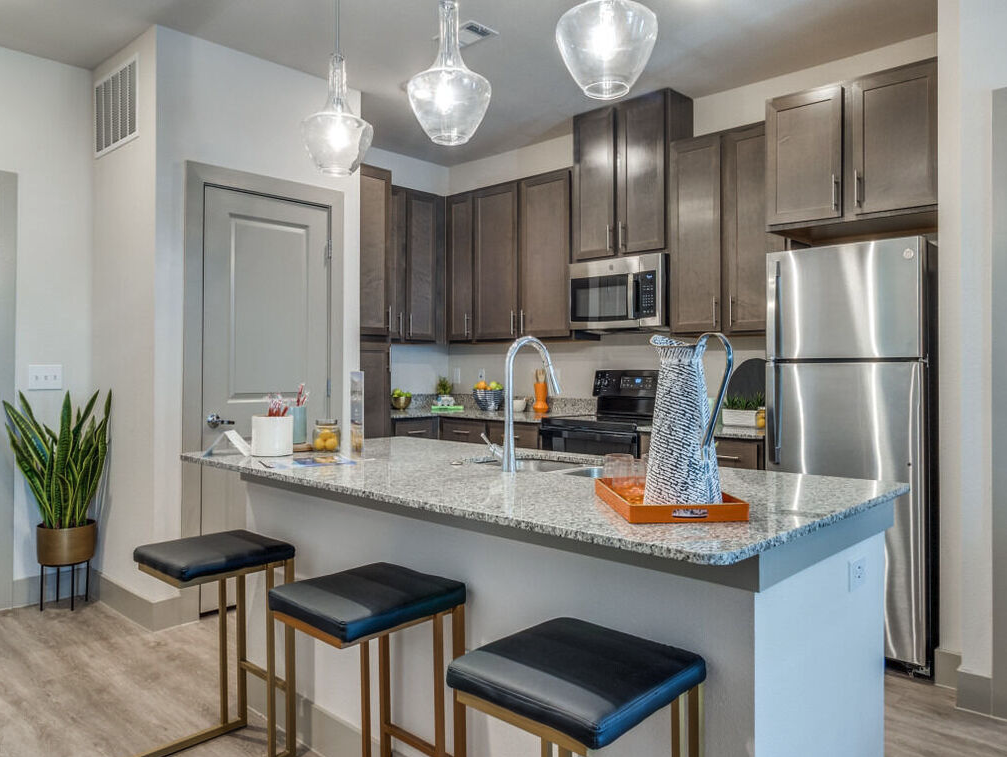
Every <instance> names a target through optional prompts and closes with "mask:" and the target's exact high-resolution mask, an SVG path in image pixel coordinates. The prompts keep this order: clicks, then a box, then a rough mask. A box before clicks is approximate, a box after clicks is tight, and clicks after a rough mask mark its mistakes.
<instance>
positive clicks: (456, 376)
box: [451, 368, 462, 384]
mask: <svg viewBox="0 0 1007 757" xmlns="http://www.w3.org/2000/svg"><path fill="white" fill-rule="evenodd" d="M452 376H453V378H452V379H451V381H452V383H454V384H460V383H462V369H461V368H455V369H454V371H453V372H452Z"/></svg>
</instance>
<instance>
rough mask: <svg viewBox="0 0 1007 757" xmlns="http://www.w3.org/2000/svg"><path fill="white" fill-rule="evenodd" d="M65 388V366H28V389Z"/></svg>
mask: <svg viewBox="0 0 1007 757" xmlns="http://www.w3.org/2000/svg"><path fill="white" fill-rule="evenodd" d="M62 388H63V366H62V365H29V366H28V389H29V390H39V389H62Z"/></svg>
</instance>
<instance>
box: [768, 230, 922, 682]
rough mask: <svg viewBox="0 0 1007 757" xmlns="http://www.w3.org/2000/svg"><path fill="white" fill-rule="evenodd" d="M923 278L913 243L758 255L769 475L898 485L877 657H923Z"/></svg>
mask: <svg viewBox="0 0 1007 757" xmlns="http://www.w3.org/2000/svg"><path fill="white" fill-rule="evenodd" d="M936 264H937V248H936V246H935V245H934V244H933V243H932V241H931V240H929V239H928V238H926V237H909V238H903V239H886V240H879V241H875V242H858V243H851V244H844V245H837V246H832V247H815V248H809V249H803V250H792V251H788V252H776V253H770V254H769V255H768V256H767V264H766V274H767V282H766V286H767V289H766V293H767V300H766V302H767V313H766V315H767V321H766V357H767V364H766V429H767V431H766V459H767V468H769V469H770V470H781V471H790V472H794V473H817V474H823V475H831V476H847V477H851V478H865V479H886V480H895V481H906V482H908V483H909V484H910V485H911V488H912V490H911V492H910V493H909V494H907V495H905V496H903V497H900V498H899V499H898V500H897V501H896V503H895V525H894V526H892V528H890V529H889V530H888V532H887V534H886V542H885V554H886V566H885V580H886V601H885V656H886V657H887V658H889V659H890V660H892V661H895V662H897V663H900V664H901V665H903V666H905V667H907V668H909V669H912V670H914V671H916V672H919V673H922V674H924V675H929V674H930V671H931V669H932V665H931V663H932V659H933V649H934V647H935V646H936V644H937V636H936V627H935V617H936V615H935V611H934V608H935V607H936V580H935V579H936V567H937V566H936V557H937V550H936V548H935V546H934V545H935V543H936V528H937V498H936V481H937V471H936V460H937V455H936V453H935V450H936V443H937V431H936V428H937V424H936V419H937V394H936V386H937V382H936V369H937V354H936V336H937V320H936V319H937V313H936V307H935V305H936V300H937V289H936Z"/></svg>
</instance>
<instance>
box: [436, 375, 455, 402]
mask: <svg viewBox="0 0 1007 757" xmlns="http://www.w3.org/2000/svg"><path fill="white" fill-rule="evenodd" d="M435 389H436V392H437V404H438V405H440V406H441V407H446V406H450V405H453V404H455V398H454V397H452V396H451V390H452V389H453V386H452V384H451V380H450V379H449V378H448V377H447V376H438V377H437V386H436V387H435Z"/></svg>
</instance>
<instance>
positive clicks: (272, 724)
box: [266, 565, 276, 757]
mask: <svg viewBox="0 0 1007 757" xmlns="http://www.w3.org/2000/svg"><path fill="white" fill-rule="evenodd" d="M274 582H275V576H274V575H273V566H272V565H267V566H266V597H267V599H266V754H267V755H269V757H276V625H275V623H274V621H273V613H272V611H271V610H270V609H269V599H268V597H269V592H270V590H271V589H272V588H273V584H274Z"/></svg>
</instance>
